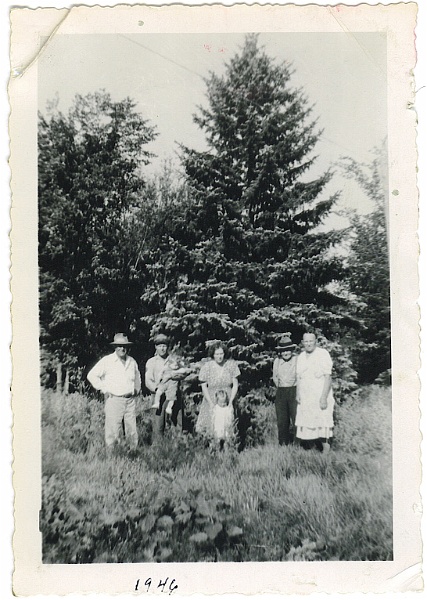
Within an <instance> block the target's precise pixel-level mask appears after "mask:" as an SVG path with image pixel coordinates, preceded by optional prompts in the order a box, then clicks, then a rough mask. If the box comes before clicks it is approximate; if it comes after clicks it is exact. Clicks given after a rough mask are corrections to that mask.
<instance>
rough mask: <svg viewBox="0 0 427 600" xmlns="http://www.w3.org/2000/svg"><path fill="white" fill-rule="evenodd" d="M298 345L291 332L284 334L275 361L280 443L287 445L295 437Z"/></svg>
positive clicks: (278, 345) (274, 372) (274, 373)
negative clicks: (296, 350) (291, 336)
mask: <svg viewBox="0 0 427 600" xmlns="http://www.w3.org/2000/svg"><path fill="white" fill-rule="evenodd" d="M295 348H296V345H295V344H293V343H292V341H291V338H290V334H284V335H283V336H282V337H281V339H280V341H279V343H278V344H277V346H276V350H277V352H278V356H277V357H276V358H275V359H274V363H273V382H274V385H275V386H276V388H277V389H276V400H275V406H276V417H277V432H278V437H279V444H280V445H281V446H282V445H285V446H287V445H288V444H290V443H291V442H292V441H294V437H295V415H296V410H297V402H296V382H297V375H296V362H297V358H296V356H295V355H294V350H295Z"/></svg>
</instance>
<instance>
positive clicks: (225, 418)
mask: <svg viewBox="0 0 427 600" xmlns="http://www.w3.org/2000/svg"><path fill="white" fill-rule="evenodd" d="M233 420H234V417H233V405H232V403H231V402H230V399H229V397H228V394H227V391H226V390H217V391H216V392H215V405H214V407H213V433H214V437H215V439H216V440H218V441H219V442H220V445H221V446H222V445H223V444H224V442H225V441H226V440H229V439H230V438H231V437H232V435H233Z"/></svg>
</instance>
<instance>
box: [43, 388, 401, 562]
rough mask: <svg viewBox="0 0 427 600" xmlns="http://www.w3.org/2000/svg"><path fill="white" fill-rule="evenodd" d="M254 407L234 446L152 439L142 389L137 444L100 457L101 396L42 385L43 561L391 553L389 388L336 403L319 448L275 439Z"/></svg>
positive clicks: (175, 435) (269, 422)
mask: <svg viewBox="0 0 427 600" xmlns="http://www.w3.org/2000/svg"><path fill="white" fill-rule="evenodd" d="M252 418H253V423H252V429H251V438H250V439H251V442H252V444H253V447H247V448H246V449H245V450H243V451H242V452H237V451H236V450H235V449H229V450H226V451H223V452H219V451H217V450H216V449H214V448H212V447H209V446H206V445H205V444H204V443H203V441H202V440H200V439H199V438H197V437H194V436H192V435H184V434H183V433H181V432H177V431H170V432H169V435H168V436H166V437H165V438H164V443H162V444H161V445H160V446H158V447H156V446H153V445H151V423H150V409H149V404H148V399H144V400H142V401H140V402H139V407H138V427H139V432H140V445H139V448H138V450H137V451H136V452H135V453H134V454H133V455H129V454H128V453H127V452H126V451H125V450H124V449H123V450H122V451H119V452H117V454H116V455H115V456H114V457H113V458H112V459H110V460H107V459H106V456H105V449H104V440H103V419H104V415H103V404H102V403H101V402H98V401H96V400H89V399H88V398H85V397H84V396H80V395H72V396H68V397H66V398H57V397H56V396H55V395H54V394H52V393H51V392H44V393H43V397H42V436H43V440H42V442H43V461H42V469H43V498H42V513H41V530H42V534H43V560H44V562H50V563H91V562H144V561H149V562H154V561H159V562H162V561H171V562H183V561H185V562H189V561H278V560H280V561H293V560H300V561H301V560H305V561H310V560H392V472H391V390H390V389H385V388H381V387H374V386H372V387H369V388H364V389H363V390H361V391H360V392H359V393H358V394H357V395H355V396H354V397H353V398H350V399H349V400H347V402H346V403H345V404H343V405H342V406H338V407H337V410H336V417H335V418H336V423H337V425H336V431H335V433H336V438H335V441H334V445H333V450H332V451H331V452H330V453H329V454H328V455H326V456H323V455H322V454H321V453H319V452H317V451H315V450H313V451H305V450H303V449H301V448H299V447H287V448H284V447H279V446H278V445H277V442H276V439H275V422H274V406H273V405H272V404H269V403H268V402H264V403H261V404H260V405H258V406H257V407H256V409H255V410H253V411H252Z"/></svg>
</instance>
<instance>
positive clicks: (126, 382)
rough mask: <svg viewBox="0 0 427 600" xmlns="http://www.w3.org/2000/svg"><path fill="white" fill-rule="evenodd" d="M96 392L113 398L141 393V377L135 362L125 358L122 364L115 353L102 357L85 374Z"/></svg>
mask: <svg viewBox="0 0 427 600" xmlns="http://www.w3.org/2000/svg"><path fill="white" fill-rule="evenodd" d="M87 378H88V380H89V382H90V383H91V384H92V385H93V387H94V388H95V389H96V390H100V391H101V392H102V393H103V394H106V393H110V394H112V395H113V396H127V395H134V394H138V393H139V392H140V391H141V375H140V372H139V369H138V365H137V363H136V360H135V359H134V358H132V357H131V356H126V360H125V361H124V362H123V361H122V359H121V358H119V357H118V356H117V354H116V353H115V352H113V354H109V355H108V356H104V358H101V360H100V361H99V362H97V363H96V365H95V366H94V367H93V368H92V369H91V370H90V371H89V373H88V374H87Z"/></svg>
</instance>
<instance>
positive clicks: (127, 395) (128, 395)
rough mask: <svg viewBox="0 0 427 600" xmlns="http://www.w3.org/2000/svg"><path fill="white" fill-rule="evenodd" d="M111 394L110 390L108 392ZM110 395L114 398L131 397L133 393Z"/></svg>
mask: <svg viewBox="0 0 427 600" xmlns="http://www.w3.org/2000/svg"><path fill="white" fill-rule="evenodd" d="M110 394H111V392H110ZM111 395H112V396H115V397H116V398H133V397H134V396H135V394H111Z"/></svg>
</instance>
